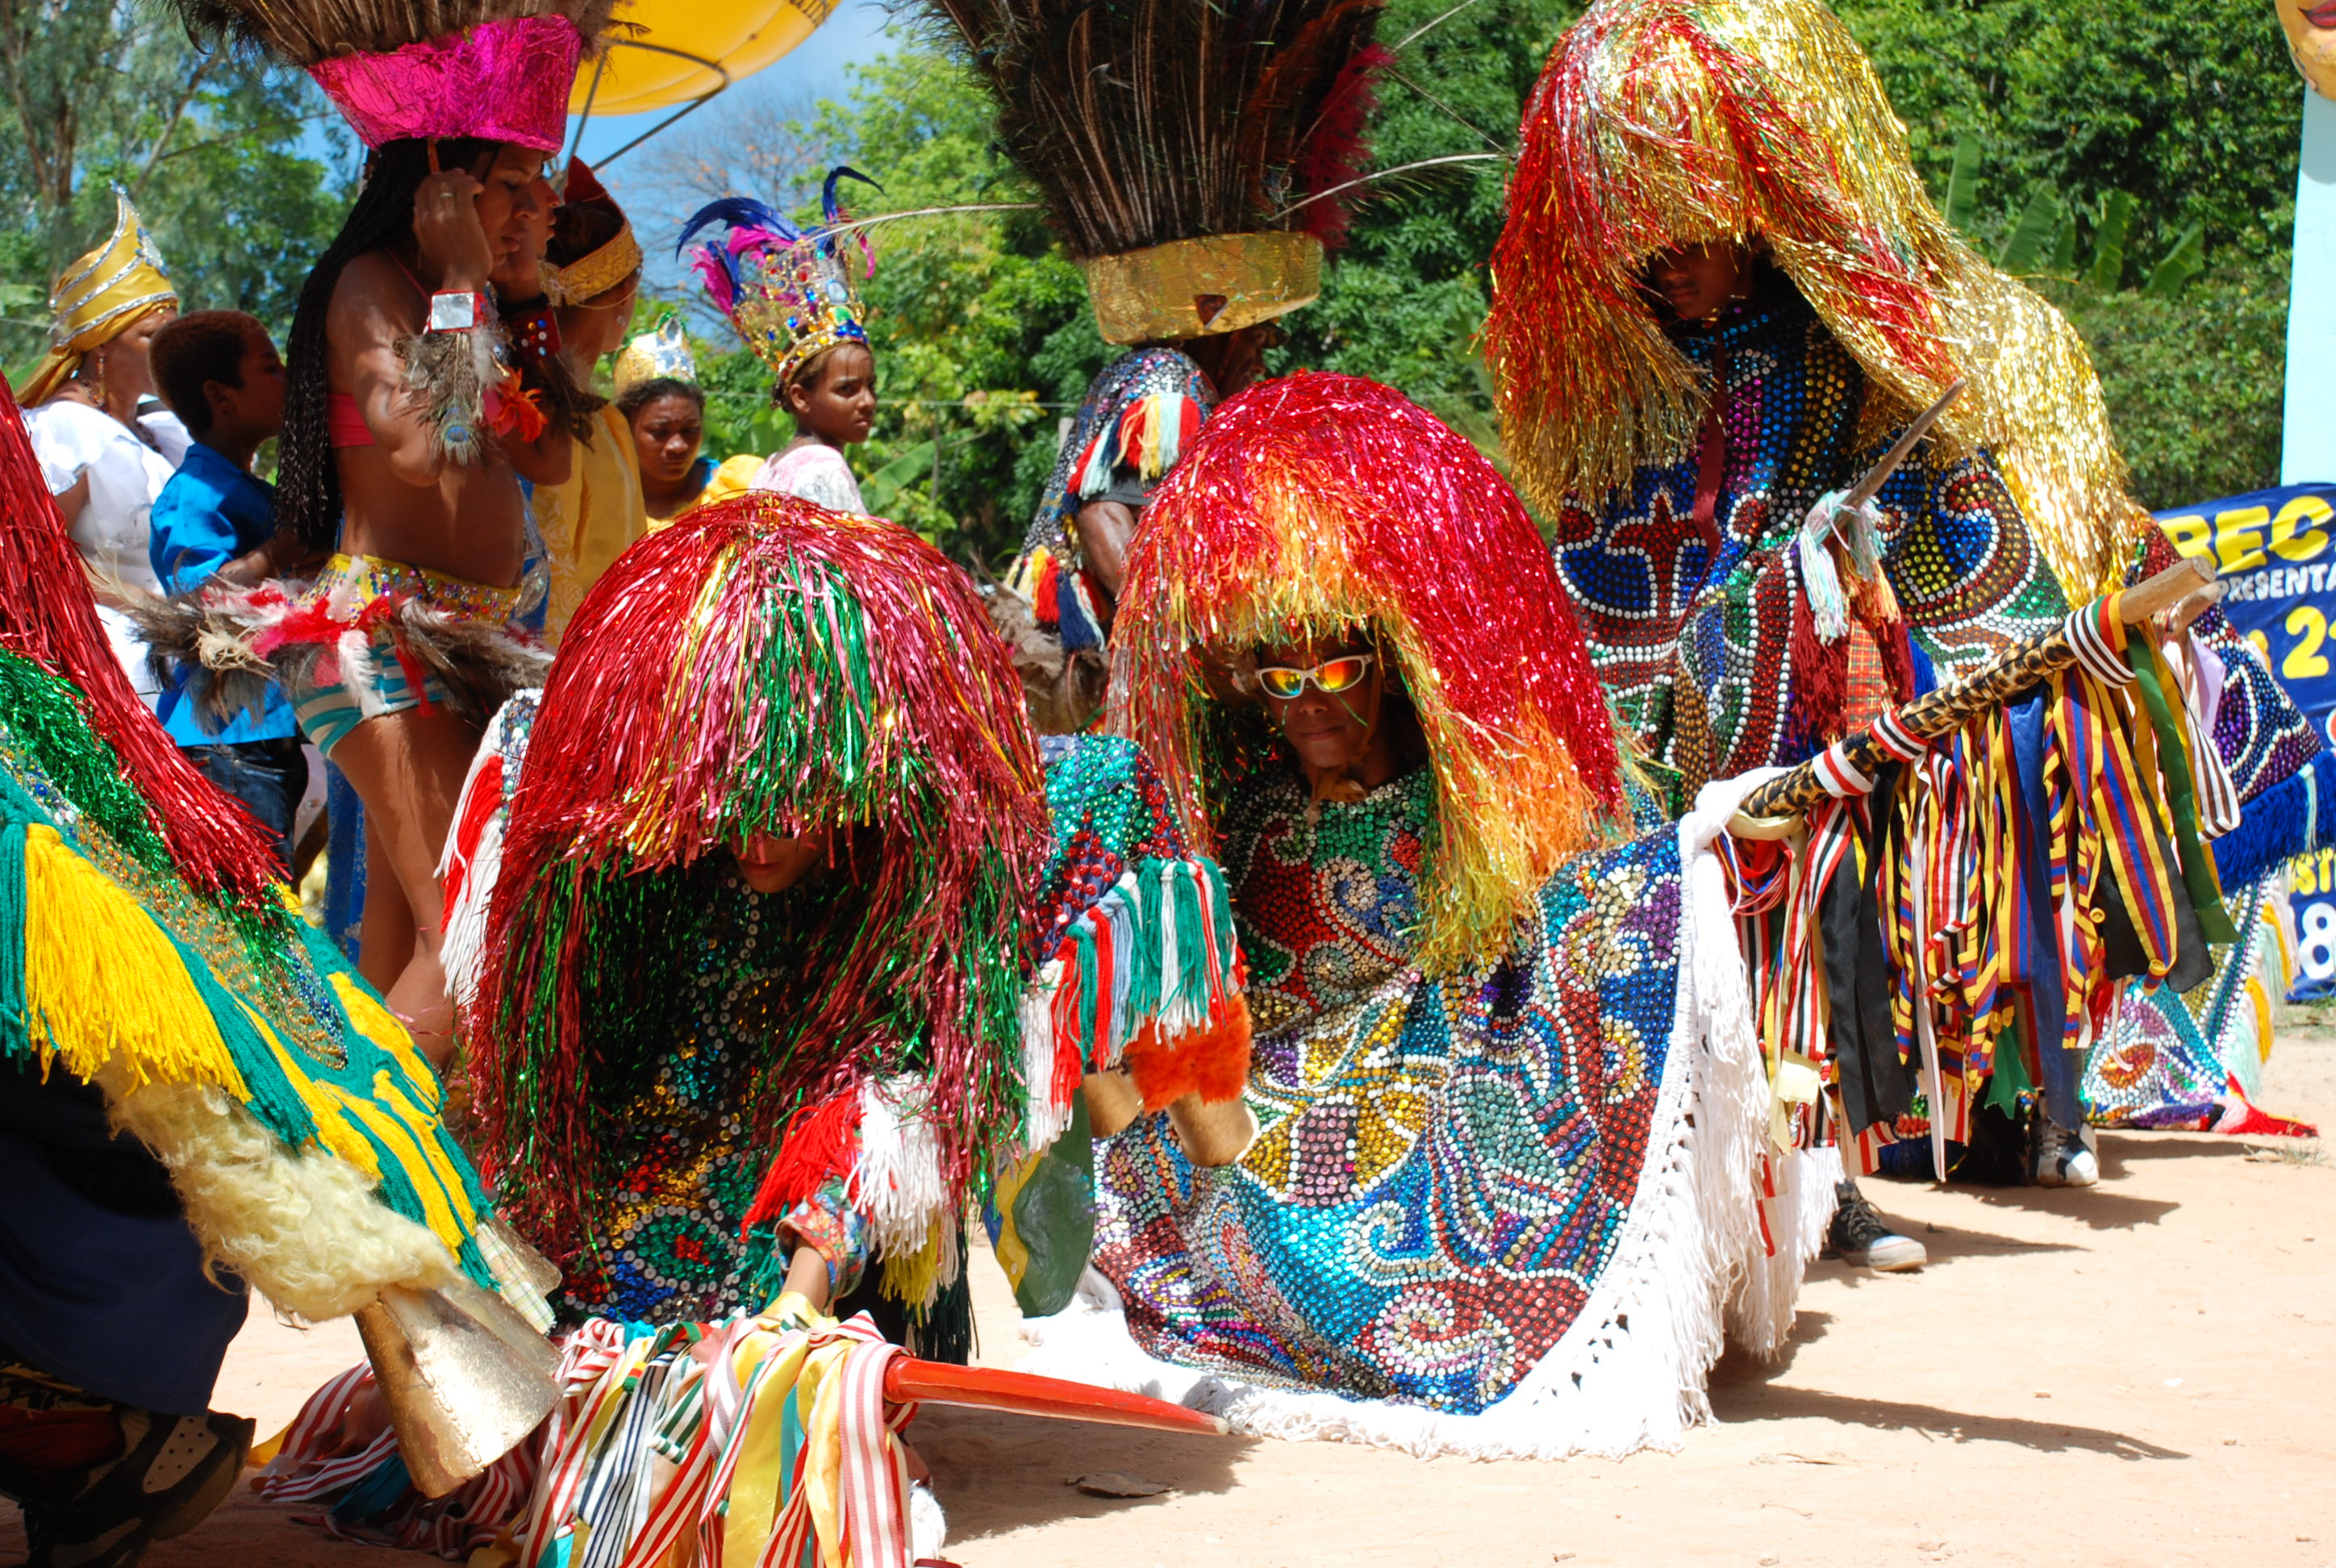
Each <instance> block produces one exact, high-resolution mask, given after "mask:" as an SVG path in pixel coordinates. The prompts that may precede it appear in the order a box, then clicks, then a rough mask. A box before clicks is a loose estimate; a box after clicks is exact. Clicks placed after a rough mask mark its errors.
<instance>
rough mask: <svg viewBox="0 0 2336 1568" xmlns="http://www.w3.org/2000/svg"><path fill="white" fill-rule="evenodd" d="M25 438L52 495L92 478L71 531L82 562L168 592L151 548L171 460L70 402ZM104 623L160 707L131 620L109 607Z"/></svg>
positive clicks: (58, 405) (50, 409)
mask: <svg viewBox="0 0 2336 1568" xmlns="http://www.w3.org/2000/svg"><path fill="white" fill-rule="evenodd" d="M24 431H25V433H26V434H28V435H30V436H31V437H32V438H33V455H34V457H37V458H39V459H40V462H41V480H42V482H44V483H45V484H46V485H47V486H48V487H49V493H50V494H51V495H63V493H64V492H66V491H69V490H71V489H72V488H73V486H74V485H75V484H76V483H78V482H80V481H81V479H82V477H83V475H84V474H86V475H87V476H88V478H89V502H88V504H86V505H85V506H83V508H82V509H81V515H80V516H79V517H76V518H74V519H73V527H72V529H71V530H70V536H71V538H72V540H73V548H74V549H76V550H80V551H81V558H82V560H85V561H87V562H88V563H89V565H90V567H91V569H92V570H94V571H96V572H97V573H98V574H99V575H100V576H101V577H106V578H111V579H114V580H116V581H119V582H122V583H125V584H127V585H128V586H130V587H131V588H133V589H145V590H146V591H147V592H149V593H157V594H159V593H161V591H162V579H161V578H159V577H156V576H155V575H154V562H153V561H152V560H151V558H150V557H149V556H148V555H147V553H146V541H147V537H148V535H149V533H150V532H151V527H150V522H151V516H152V513H153V511H154V498H155V497H157V496H159V495H161V493H162V487H163V486H164V485H165V484H168V483H169V482H170V475H171V474H172V473H173V472H176V469H175V467H174V466H173V464H172V463H170V459H168V458H166V457H164V456H163V455H162V454H161V453H159V452H157V451H155V450H154V449H153V448H152V447H151V446H149V445H147V444H146V443H144V442H142V441H141V440H139V439H138V437H137V436H135V435H133V434H131V432H130V427H129V426H127V425H125V424H122V422H121V421H120V420H118V419H116V418H114V417H113V416H112V414H106V413H102V412H101V411H100V410H98V409H94V408H92V407H90V406H89V405H88V404H85V403H75V402H73V400H72V399H70V398H59V399H57V400H56V401H55V402H54V403H44V404H41V406H40V407H38V408H30V409H26V410H25V411H24ZM97 618H98V619H99V620H100V621H102V622H103V623H104V626H105V636H106V640H107V641H108V642H109V643H111V644H112V648H113V657H115V658H116V659H117V660H119V661H120V662H121V665H122V673H123V674H124V675H127V676H128V677H130V685H131V689H132V690H134V691H136V692H137V694H138V696H139V697H140V699H141V700H142V701H143V702H144V703H145V704H146V706H148V707H150V708H151V707H152V706H154V704H155V702H156V700H157V699H158V698H159V697H160V696H161V686H160V685H159V684H158V683H157V682H156V681H155V679H154V673H153V670H152V669H151V667H149V666H148V665H147V662H146V647H145V645H144V644H143V643H141V642H140V641H139V640H138V636H137V633H136V632H135V631H134V630H132V629H131V624H130V618H129V617H128V616H125V615H123V614H122V612H121V611H120V610H118V609H111V608H109V607H108V606H105V605H102V604H101V605H99V606H98V607H97Z"/></svg>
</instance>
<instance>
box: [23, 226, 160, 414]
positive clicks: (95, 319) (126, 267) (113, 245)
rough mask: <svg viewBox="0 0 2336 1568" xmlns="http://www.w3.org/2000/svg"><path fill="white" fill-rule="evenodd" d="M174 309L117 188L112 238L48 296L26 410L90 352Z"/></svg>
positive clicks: (148, 243)
mask: <svg viewBox="0 0 2336 1568" xmlns="http://www.w3.org/2000/svg"><path fill="white" fill-rule="evenodd" d="M178 303H179V293H178V290H177V289H175V288H173V287H170V278H169V277H168V276H167V275H166V274H165V273H164V272H163V271H162V258H161V254H160V253H158V252H157V251H156V250H155V248H154V242H153V241H152V240H151V239H148V238H147V237H146V224H145V220H144V219H141V218H140V217H139V216H138V209H136V208H135V207H132V206H131V205H130V194H129V192H127V191H125V190H122V187H121V186H119V185H117V186H115V187H114V188H113V232H112V234H109V235H107V236H106V239H105V243H104V244H102V245H101V246H99V247H98V248H96V249H94V250H92V251H91V252H90V253H89V254H88V255H87V256H84V257H83V258H81V259H80V260H78V261H75V262H73V263H72V264H71V265H69V266H67V267H66V268H65V269H64V271H63V272H62V273H60V274H58V276H57V286H56V287H55V288H54V289H52V290H51V291H50V293H49V352H48V354H47V355H45V356H44V358H43V359H42V360H41V363H40V364H39V365H37V366H36V367H34V371H33V374H32V375H31V376H30V377H29V378H27V379H26V381H25V383H24V393H23V394H22V395H23V398H24V406H25V407H26V408H36V407H38V406H39V405H40V404H44V403H45V402H47V401H48V400H49V399H50V398H51V397H53V396H54V395H55V394H56V390H57V388H58V387H60V386H62V385H64V384H65V383H66V382H67V381H70V380H72V379H73V375H74V373H75V372H77V371H78V370H80V369H81V362H82V358H83V355H86V354H88V353H89V351H90V350H91V349H92V348H100V347H102V346H104V345H106V344H109V343H111V342H112V341H113V340H114V339H115V338H117V337H119V336H122V334H123V333H125V332H127V331H129V330H130V328H131V326H133V325H134V324H135V323H136V322H137V321H138V320H139V319H140V318H141V317H145V316H147V315H150V314H151V313H152V312H154V311H156V310H159V309H161V307H164V306H166V305H176V304H178Z"/></svg>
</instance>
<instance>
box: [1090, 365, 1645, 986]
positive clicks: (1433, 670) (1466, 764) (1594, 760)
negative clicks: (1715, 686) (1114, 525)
mask: <svg viewBox="0 0 2336 1568" xmlns="http://www.w3.org/2000/svg"><path fill="white" fill-rule="evenodd" d="M1358 627H1368V628H1370V630H1371V632H1372V634H1373V635H1374V636H1375V637H1376V638H1377V640H1378V643H1379V646H1380V648H1382V649H1383V650H1385V651H1386V653H1387V657H1388V658H1389V659H1390V660H1391V662H1392V664H1393V666H1394V667H1395V670H1396V671H1397V673H1398V674H1399V675H1400V677H1401V678H1402V686H1403V690H1404V692H1405V693H1406V695H1407V696H1408V697H1409V699H1410V701H1411V704H1412V706H1413V708H1414V709H1415V711H1416V713H1417V714H1418V716H1419V723H1420V727H1421V730H1422V731H1423V732H1424V734H1425V735H1426V740H1427V744H1428V749H1429V751H1430V752H1431V754H1432V756H1433V766H1434V767H1435V770H1436V833H1437V837H1436V845H1435V852H1434V864H1433V865H1432V866H1431V867H1430V868H1429V871H1428V874H1427V877H1426V895H1425V897H1424V899H1423V912H1424V914H1425V917H1426V933H1425V938H1424V940H1423V943H1422V947H1421V954H1422V956H1421V958H1420V959H1419V960H1418V961H1419V962H1420V963H1421V964H1422V965H1429V964H1433V963H1436V962H1440V961H1445V960H1450V959H1490V958H1492V957H1494V956H1497V955H1498V954H1499V953H1500V952H1501V951H1503V950H1504V949H1505V948H1506V947H1507V945H1508V942H1509V940H1510V935H1511V923H1512V922H1513V921H1514V920H1515V919H1517V918H1518V917H1519V916H1521V915H1523V914H1524V913H1525V912H1526V911H1529V910H1530V909H1531V908H1532V906H1533V900H1534V898H1535V896H1536V895H1537V894H1538V893H1539V892H1540V891H1541V887H1542V884H1543V882H1545V881H1548V879H1549V876H1550V874H1551V873H1552V872H1553V871H1555V870H1556V868H1557V864H1558V862H1559V861H1560V860H1561V859H1562V858H1563V857H1564V856H1565V855H1567V854H1570V853H1573V852H1578V851H1581V850H1584V849H1587V848H1590V847H1591V846H1593V845H1595V844H1597V843H1600V842H1603V840H1604V838H1605V837H1606V835H1607V833H1608V832H1609V831H1610V829H1611V826H1612V824H1613V823H1614V822H1615V821H1616V820H1617V819H1619V818H1620V816H1621V813H1622V809H1623V806H1622V785H1621V771H1620V769H1621V765H1620V761H1619V758H1618V755H1617V753H1616V749H1615V739H1614V727H1613V723H1612V720H1611V718H1610V717H1609V716H1608V715H1607V710H1606V704H1605V699H1604V698H1603V696H1601V694H1600V690H1599V686H1598V678H1597V676H1596V674H1595V673H1594V672H1593V671H1592V670H1591V667H1590V655H1589V652H1588V649H1587V648H1585V647H1584V645H1583V643H1582V633H1581V631H1580V629H1579V628H1576V627H1575V626H1574V624H1573V619H1572V616H1571V615H1570V614H1569V613H1568V612H1567V609H1566V607H1565V590H1564V589H1563V587H1562V585H1561V584H1560V583H1559V581H1558V579H1557V572H1556V568H1555V567H1554V566H1553V565H1552V562H1551V560H1550V554H1549V550H1548V549H1547V548H1546V547H1545V546H1544V545H1543V542H1542V538H1541V534H1540V531H1538V530H1537V529H1535V528H1534V526H1533V520H1532V518H1531V517H1529V516H1528V515H1527V514H1526V512H1525V510H1524V507H1523V504H1522V503H1521V502H1519V501H1518V500H1517V497H1516V492H1514V491H1512V490H1511V489H1510V488H1509V486H1508V483H1507V482H1506V481H1504V479H1502V478H1501V476H1500V474H1499V473H1498V472H1495V471H1494V468H1493V466H1492V465H1491V464H1490V463H1487V462H1486V461H1485V460H1484V457H1483V455H1482V454H1481V453H1478V452H1477V450H1476V448H1475V446H1474V445H1472V444H1470V443H1469V442H1468V441H1467V440H1465V438H1463V437H1462V436H1460V435H1459V434H1457V433H1455V432H1454V431H1452V430H1451V429H1449V428H1448V427H1446V426H1445V425H1444V424H1442V423H1441V422H1439V421H1438V420H1437V419H1436V416H1435V415H1433V414H1429V413H1428V412H1427V411H1426V409H1423V408H1421V407H1419V406H1418V405H1417V404H1414V403H1412V402H1411V401H1410V400H1409V399H1407V398H1406V397H1405V396H1404V395H1403V394H1401V393H1398V392H1396V391H1394V390H1393V389H1391V388H1389V387H1385V386H1381V385H1378V384H1377V382H1372V381H1364V380H1360V379H1358V378H1357V377H1354V376H1346V375H1319V374H1309V373H1301V374H1299V375H1290V376H1284V377H1282V378H1280V379H1279V380H1275V381H1269V382H1266V383H1264V384H1263V385H1259V386H1255V387H1252V388H1251V389H1250V390H1249V391H1247V392H1244V393H1242V394H1240V395H1239V396H1237V397H1234V398H1232V399H1231V400H1230V401H1228V402H1227V403H1225V404H1223V405H1222V407H1220V408H1219V409H1218V410H1217V412H1216V414H1214V415H1213V416H1212V418H1211V419H1210V420H1209V423H1208V424H1205V425H1203V426H1202V428H1201V433H1200V435H1199V437H1198V438H1197V439H1196V440H1195V441H1194V442H1193V443H1192V450H1191V451H1190V452H1189V453H1186V454H1185V456H1184V459H1183V462H1182V463H1178V464H1177V466H1176V469H1175V471H1174V472H1172V473H1171V474H1170V475H1169V476H1168V478H1167V481H1166V482H1164V483H1163V484H1162V486H1161V487H1160V488H1159V489H1158V490H1157V491H1155V492H1153V497H1152V501H1151V504H1150V506H1149V507H1148V508H1147V510H1146V511H1145V515H1144V527H1143V528H1142V529H1140V530H1138V531H1137V532H1136V536H1135V542H1134V547H1133V548H1132V549H1131V550H1130V551H1129V552H1128V564H1127V578H1126V581H1125V584H1124V589H1123V590H1122V592H1121V595H1120V599H1119V618H1118V620H1117V622H1116V623H1115V624H1114V628H1113V631H1112V642H1111V652H1112V697H1111V705H1112V706H1111V723H1112V726H1113V728H1114V729H1115V730H1117V731H1118V732H1119V733H1121V734H1123V735H1128V736H1130V737H1132V738H1133V739H1134V740H1135V741H1136V742H1137V743H1138V744H1139V745H1142V746H1143V747H1144V750H1145V751H1146V752H1147V753H1148V754H1149V755H1151V756H1152V758H1153V761H1154V762H1155V763H1156V764H1157V765H1158V766H1159V769H1160V772H1161V774H1162V776H1163V778H1164V779H1165V780H1167V782H1168V785H1169V788H1170V790H1171V792H1172V793H1173V794H1175V795H1176V797H1177V799H1178V802H1179V803H1180V804H1181V805H1182V806H1183V808H1184V811H1185V813H1186V817H1187V820H1188V821H1192V822H1197V823H1203V824H1210V825H1212V824H1213V823H1214V821H1215V820H1216V818H1217V817H1218V815H1219V814H1220V813H1222V809H1223V807H1224V805H1225V803H1226V799H1225V791H1226V789H1227V787H1228V785H1229V784H1230V783H1231V779H1232V776H1233V774H1234V773H1235V772H1236V771H1237V770H1238V768H1239V767H1241V765H1244V758H1243V757H1242V755H1241V752H1242V750H1243V743H1242V742H1241V738H1240V730H1239V728H1238V726H1236V725H1233V724H1231V723H1229V722H1228V721H1229V719H1230V718H1231V715H1230V714H1229V713H1228V711H1227V710H1226V709H1225V707H1224V705H1222V704H1219V703H1217V702H1215V701H1214V700H1213V699H1212V697H1211V696H1210V695H1209V689H1208V687H1207V685H1206V683H1205V682H1203V681H1202V678H1201V667H1200V663H1199V661H1200V659H1201V658H1202V656H1203V655H1204V654H1207V653H1209V652H1211V651H1212V650H1213V651H1215V652H1216V653H1218V654H1224V653H1231V652H1234V651H1237V650H1240V649H1241V648H1247V647H1251V646H1253V645H1255V644H1257V643H1260V642H1265V641H1284V640H1289V639H1291V638H1297V637H1305V636H1335V635H1338V634H1340V633H1342V632H1347V631H1350V630H1352V629H1354V628H1358ZM1204 842H1205V841H1204Z"/></svg>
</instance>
